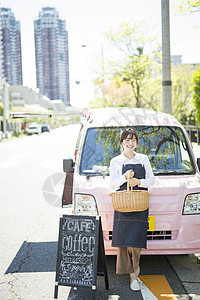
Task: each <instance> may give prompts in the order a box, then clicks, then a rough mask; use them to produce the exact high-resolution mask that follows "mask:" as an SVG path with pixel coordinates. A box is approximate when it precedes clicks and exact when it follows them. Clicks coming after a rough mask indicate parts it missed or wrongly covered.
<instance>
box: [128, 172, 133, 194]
mask: <svg viewBox="0 0 200 300" xmlns="http://www.w3.org/2000/svg"><path fill="white" fill-rule="evenodd" d="M129 179H130V177H129V174H128V179H127V192H129V190H130V191H133V187H132V186H131V187H130V184H129Z"/></svg>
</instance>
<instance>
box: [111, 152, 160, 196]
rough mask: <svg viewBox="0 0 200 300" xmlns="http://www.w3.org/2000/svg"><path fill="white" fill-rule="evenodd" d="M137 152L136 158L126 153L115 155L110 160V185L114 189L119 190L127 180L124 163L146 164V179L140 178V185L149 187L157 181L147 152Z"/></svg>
mask: <svg viewBox="0 0 200 300" xmlns="http://www.w3.org/2000/svg"><path fill="white" fill-rule="evenodd" d="M134 153H135V156H134V158H131V159H129V158H127V157H126V156H125V155H124V153H121V154H120V155H118V156H116V157H114V158H112V159H111V161H110V186H111V189H113V190H118V189H119V187H120V186H121V185H122V184H123V183H125V182H126V181H127V179H126V178H125V176H124V174H122V167H123V165H127V164H141V165H142V166H144V168H145V171H146V175H145V179H140V182H141V184H140V185H139V187H144V188H148V187H150V186H152V185H153V184H154V182H155V179H154V175H153V171H152V168H151V164H150V161H149V159H148V157H147V155H145V154H140V153H136V152H134Z"/></svg>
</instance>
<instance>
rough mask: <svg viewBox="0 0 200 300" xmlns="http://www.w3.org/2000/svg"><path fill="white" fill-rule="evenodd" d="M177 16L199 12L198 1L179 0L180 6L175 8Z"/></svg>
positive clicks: (199, 4) (199, 5)
mask: <svg viewBox="0 0 200 300" xmlns="http://www.w3.org/2000/svg"><path fill="white" fill-rule="evenodd" d="M175 10H176V11H177V12H178V13H179V14H187V13H194V12H200V0H181V3H180V5H177V6H175Z"/></svg>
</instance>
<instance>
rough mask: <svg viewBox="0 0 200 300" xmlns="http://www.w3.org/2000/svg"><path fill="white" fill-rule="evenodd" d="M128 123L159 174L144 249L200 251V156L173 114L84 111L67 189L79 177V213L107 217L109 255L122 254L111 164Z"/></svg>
mask: <svg viewBox="0 0 200 300" xmlns="http://www.w3.org/2000/svg"><path fill="white" fill-rule="evenodd" d="M126 127H132V128H134V129H135V130H136V132H137V134H138V136H139V146H138V147H137V148H136V152H141V153H145V154H146V155H148V157H149V160H150V162H151V166H152V169H153V172H154V175H155V184H154V186H153V187H151V188H150V206H149V212H150V213H149V214H150V216H149V230H148V244H147V249H146V250H143V252H142V253H143V254H188V253H198V252H200V172H199V169H200V160H199V159H197V161H196V159H195V156H194V153H193V150H192V146H191V144H190V141H189V138H188V135H187V133H186V131H185V129H184V127H183V126H181V124H180V123H179V122H178V121H177V120H176V119H175V118H174V117H172V116H171V115H168V114H164V113H161V112H156V111H153V110H149V109H140V108H124V107H120V108H102V109H95V110H92V111H89V110H84V114H83V118H82V126H81V129H80V133H79V136H78V141H77V146H76V151H75V152H76V158H75V160H74V161H73V160H72V159H67V160H64V170H65V172H67V177H66V186H65V189H68V191H70V184H72V181H73V188H72V193H71V195H72V203H73V211H74V214H83V215H86V214H99V215H101V219H102V227H103V235H104V245H105V250H106V254H107V255H113V254H116V248H113V247H111V240H112V228H113V207H112V202H111V197H110V193H111V189H110V182H109V165H110V159H111V158H112V157H114V156H116V155H118V154H119V153H120V152H121V149H120V145H119V143H118V141H119V137H120V134H121V132H122V130H123V129H124V128H126ZM72 173H73V174H72ZM72 177H73V178H72ZM72 179H73V180H72ZM63 195H64V194H63ZM68 197H69V193H68ZM68 200H69V199H68ZM68 203H69V201H68Z"/></svg>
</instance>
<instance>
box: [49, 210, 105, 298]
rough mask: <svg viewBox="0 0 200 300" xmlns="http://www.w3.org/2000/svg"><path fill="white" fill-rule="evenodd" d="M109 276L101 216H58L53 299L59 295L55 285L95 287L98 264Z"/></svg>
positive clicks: (102, 273)
mask: <svg viewBox="0 0 200 300" xmlns="http://www.w3.org/2000/svg"><path fill="white" fill-rule="evenodd" d="M99 264H100V265H101V274H98V275H104V276H105V284H106V288H107V289H108V277H107V270H106V264H105V251H104V245H103V235H102V228H101V219H100V217H99V216H77V215H63V216H62V217H61V218H60V228H59V239H58V252H57V266H56V280H55V281H56V282H55V294H54V298H57V296H58V285H66V286H76V287H77V286H86V287H91V288H92V289H93V290H96V276H97V272H98V265H99Z"/></svg>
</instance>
